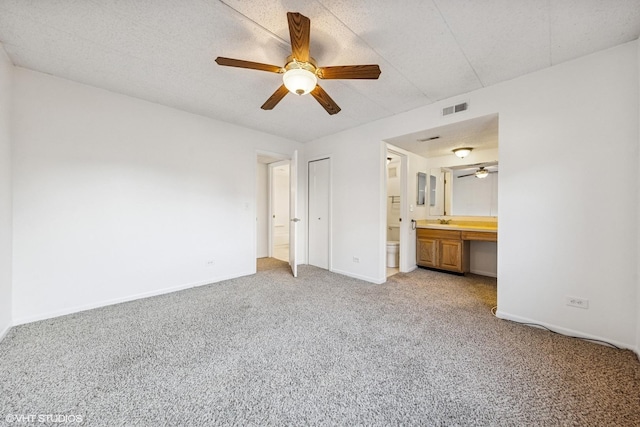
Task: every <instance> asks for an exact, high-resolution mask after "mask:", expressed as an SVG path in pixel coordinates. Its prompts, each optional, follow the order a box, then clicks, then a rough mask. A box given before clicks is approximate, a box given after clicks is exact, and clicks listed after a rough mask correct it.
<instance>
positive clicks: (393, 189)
mask: <svg viewBox="0 0 640 427" xmlns="http://www.w3.org/2000/svg"><path fill="white" fill-rule="evenodd" d="M385 176H386V180H385V181H386V194H387V197H386V201H387V203H386V240H385V255H386V256H385V262H386V277H390V276H393V275H394V274H396V273H399V272H400V271H402V266H403V261H404V256H405V255H406V254H404V253H403V252H404V251H403V249H402V246H403V245H402V242H403V238H402V236H403V234H404V227H406V224H403V222H402V220H403V218H406V200H407V185H406V182H407V177H406V156H405V155H404V154H402V153H399V152H396V151H393V150H390V149H389V148H387V158H386V174H385ZM405 223H406V221H405Z"/></svg>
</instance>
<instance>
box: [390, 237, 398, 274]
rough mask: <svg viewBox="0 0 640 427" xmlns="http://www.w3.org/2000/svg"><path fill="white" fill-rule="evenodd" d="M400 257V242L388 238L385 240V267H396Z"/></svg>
mask: <svg viewBox="0 0 640 427" xmlns="http://www.w3.org/2000/svg"><path fill="white" fill-rule="evenodd" d="M399 258H400V242H396V241H394V240H390V241H388V242H387V267H391V268H397V267H398V261H399Z"/></svg>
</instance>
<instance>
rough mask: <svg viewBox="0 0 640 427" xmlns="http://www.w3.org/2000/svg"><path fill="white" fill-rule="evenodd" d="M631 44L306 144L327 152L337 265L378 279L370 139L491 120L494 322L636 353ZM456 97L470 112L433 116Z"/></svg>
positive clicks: (378, 167) (378, 181) (379, 218)
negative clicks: (495, 167)
mask: <svg viewBox="0 0 640 427" xmlns="http://www.w3.org/2000/svg"><path fill="white" fill-rule="evenodd" d="M637 44H638V42H637V41H634V42H631V43H627V44H624V45H621V46H618V47H615V48H613V49H609V50H606V51H602V52H598V53H596V54H593V55H589V56H586V57H582V58H579V59H577V60H574V61H571V62H567V63H563V64H560V65H558V66H555V67H552V68H549V69H545V70H542V71H539V72H536V73H532V74H529V75H527V76H524V77H521V78H518V79H514V80H511V81H508V82H505V83H502V84H499V85H495V86H491V87H488V88H484V89H481V90H478V91H475V92H471V93H468V94H465V95H463V96H460V97H454V98H451V99H447V100H443V101H441V102H438V103H436V104H433V105H430V106H427V107H423V108H419V109H416V110H412V111H409V112H407V113H403V114H399V115H396V116H393V117H390V118H387V119H382V120H379V121H376V122H373V123H369V124H367V125H363V126H360V127H358V128H355V129H350V130H347V131H344V132H341V133H338V134H335V135H332V136H328V137H325V138H321V139H318V140H315V141H312V142H310V143H308V144H307V147H306V148H305V150H306V152H307V155H309V154H310V153H314V152H317V151H321V150H331V152H332V154H333V157H332V161H333V162H334V166H335V167H334V177H333V178H334V189H335V191H334V193H333V197H334V201H335V204H336V206H335V211H336V212H340V213H341V214H340V215H334V219H335V224H334V231H333V235H332V238H333V245H334V248H335V250H334V251H333V252H332V257H333V259H332V265H333V266H336V267H337V268H336V270H341V271H342V272H344V273H346V274H350V275H354V276H358V277H362V278H367V279H372V281H376V280H380V279H382V277H380V273H381V271H382V270H381V269H380V268H379V266H380V265H383V263H384V256H383V255H384V252H381V251H380V250H379V249H378V248H380V247H381V245H382V244H383V242H382V239H383V238H384V236H383V234H382V233H380V232H378V231H379V230H381V228H382V227H384V211H383V209H384V205H383V204H382V202H381V200H382V199H383V196H382V193H383V192H384V187H383V185H382V183H383V177H384V171H385V167H384V161H383V157H382V156H383V155H384V153H383V150H381V149H380V144H376V142H379V141H381V140H385V139H388V138H392V137H394V136H398V135H404V134H407V133H411V132H416V131H419V130H422V129H428V128H431V127H436V126H442V125H447V124H450V123H453V122H457V121H462V120H466V119H469V118H474V117H480V116H483V115H487V114H494V113H498V114H499V115H500V124H499V134H500V147H499V150H500V155H499V159H500V175H501V176H500V188H499V196H498V197H499V228H500V230H499V243H498V247H499V250H498V304H499V306H498V309H499V311H498V313H499V315H500V316H501V317H505V318H511V319H520V320H531V321H534V322H538V323H543V324H546V325H549V326H552V327H554V328H556V329H559V330H561V331H563V332H569V333H580V334H583V335H586V336H591V337H599V338H602V339H606V340H609V341H611V342H614V343H617V344H619V345H624V346H628V347H635V342H636V340H637V334H636V331H635V329H636V327H635V326H636V324H637V323H638V313H637V311H638V307H637V306H636V302H637V297H636V294H637V290H638V279H637V272H638V270H637V268H636V262H637V260H638V203H637V198H638V166H639V164H638V145H639V144H638V133H639V112H638V47H637ZM461 100H465V101H469V102H470V110H469V111H467V112H464V113H460V114H456V115H453V116H447V117H442V116H441V115H440V110H441V108H442V107H443V106H446V105H451V104H452V103H454V102H456V101H461ZM355 159H357V161H356V160H355ZM594 165H608V168H607V173H606V174H604V175H603V176H601V177H599V176H593V174H591V172H590V171H592V170H593V167H594ZM598 170H599V169H598ZM589 177H591V179H590V178H589ZM612 183H615V185H612ZM365 188H366V189H368V190H367V191H366V192H365V191H363V189H365ZM381 212H382V213H381ZM352 256H359V258H360V263H358V264H355V263H353V262H351V259H352ZM567 295H571V296H577V297H582V298H587V299H589V300H590V307H589V309H588V310H582V309H577V308H573V307H568V306H566V304H565V297H566V296H567Z"/></svg>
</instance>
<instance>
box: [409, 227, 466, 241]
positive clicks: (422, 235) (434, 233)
mask: <svg viewBox="0 0 640 427" xmlns="http://www.w3.org/2000/svg"><path fill="white" fill-rule="evenodd" d="M417 231H418V234H417V235H418V239H451V240H460V238H461V237H460V236H461V232H460V231H456V230H432V229H430V228H418V230H417Z"/></svg>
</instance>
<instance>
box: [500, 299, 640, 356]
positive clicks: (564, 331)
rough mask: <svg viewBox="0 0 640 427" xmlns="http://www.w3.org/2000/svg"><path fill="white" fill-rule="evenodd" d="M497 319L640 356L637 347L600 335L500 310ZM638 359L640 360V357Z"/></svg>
mask: <svg viewBox="0 0 640 427" xmlns="http://www.w3.org/2000/svg"><path fill="white" fill-rule="evenodd" d="M496 317H497V318H499V319H504V320H513V321H514V322H520V323H533V324H536V325H540V326H544V327H545V328H549V329H551V330H552V331H554V332H557V333H559V334H562V335H567V336H572V337H577V338H583V339H586V340H596V341H592V342H594V343H596V344H602V345H605V344H604V343H599V342H598V341H604V342H606V343H610V344H613V345H615V346H616V347H619V348H624V349H628V350H632V351H634V352H635V353H636V354H638V348H637V347H636V346H633V345H631V344H628V343H623V342H620V341H616V340H613V339H611V338H607V337H600V336H598V335H592V334H586V333H584V332H580V331H576V330H573V329H569V328H563V327H562V326H558V325H554V324H551V323H546V322H540V321H538V320H533V319H527V318H526V317H521V316H515V315H513V314H509V313H505V312H503V311H500V310H498V311H496ZM528 326H529V325H528ZM638 357H639V358H640V355H639V356H638Z"/></svg>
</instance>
